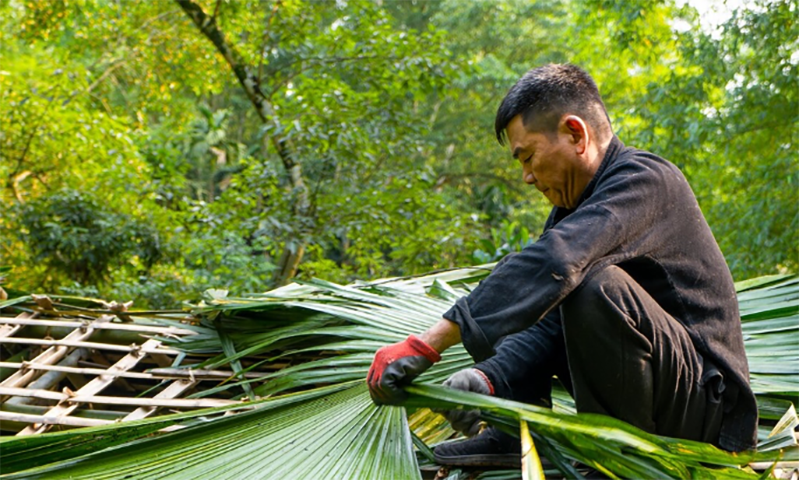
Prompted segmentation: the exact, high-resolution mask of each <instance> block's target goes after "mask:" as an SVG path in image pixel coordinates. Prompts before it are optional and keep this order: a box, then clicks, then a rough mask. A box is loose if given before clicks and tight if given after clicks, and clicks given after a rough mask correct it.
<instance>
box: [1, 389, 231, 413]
mask: <svg viewBox="0 0 800 481" xmlns="http://www.w3.org/2000/svg"><path fill="white" fill-rule="evenodd" d="M73 394H74V393H73ZM0 396H30V397H35V398H39V399H50V400H54V401H60V402H69V403H92V404H113V405H120V406H160V407H165V408H184V409H189V408H209V407H218V406H231V405H234V404H239V401H231V400H230V399H208V398H206V399H148V398H128V397H115V396H75V395H70V394H67V393H58V392H53V391H44V390H41V389H26V388H19V387H2V386H0Z"/></svg>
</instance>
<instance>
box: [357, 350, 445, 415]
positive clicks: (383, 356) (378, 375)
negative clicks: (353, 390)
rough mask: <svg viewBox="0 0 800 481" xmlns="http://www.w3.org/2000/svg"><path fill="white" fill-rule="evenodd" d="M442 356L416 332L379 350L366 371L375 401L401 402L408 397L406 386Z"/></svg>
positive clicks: (370, 393)
mask: <svg viewBox="0 0 800 481" xmlns="http://www.w3.org/2000/svg"><path fill="white" fill-rule="evenodd" d="M441 358H442V357H441V356H440V355H439V353H438V352H436V349H434V348H433V347H431V346H430V345H428V344H427V343H425V342H424V341H423V340H421V339H420V338H418V337H417V336H414V335H410V336H408V339H406V340H405V341H403V342H398V343H397V344H392V345H390V346H386V347H382V348H380V349H378V352H376V353H375V359H374V360H373V361H372V366H371V367H370V368H369V374H367V385H368V386H369V395H370V396H371V397H372V401H373V402H375V404H394V405H397V404H401V403H402V402H403V401H404V400H405V399H406V397H408V394H406V392H405V390H403V386H407V385H409V384H411V381H413V380H414V378H416V377H417V376H419V375H420V374H422V373H423V372H425V370H427V369H428V368H429V367H431V366H432V365H433V363H435V362H439V360H440V359H441Z"/></svg>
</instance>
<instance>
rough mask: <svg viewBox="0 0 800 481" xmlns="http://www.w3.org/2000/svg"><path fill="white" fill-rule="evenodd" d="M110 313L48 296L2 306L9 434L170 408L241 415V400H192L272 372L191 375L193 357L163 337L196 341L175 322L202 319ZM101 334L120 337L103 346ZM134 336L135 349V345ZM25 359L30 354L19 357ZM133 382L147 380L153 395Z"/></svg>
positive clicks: (0, 353)
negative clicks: (202, 389)
mask: <svg viewBox="0 0 800 481" xmlns="http://www.w3.org/2000/svg"><path fill="white" fill-rule="evenodd" d="M111 306H112V310H110V311H109V310H107V309H103V310H100V309H89V308H80V307H75V306H68V305H66V304H62V303H60V302H57V301H54V300H51V299H50V298H49V297H47V296H32V302H28V303H22V304H18V305H15V306H13V308H6V309H4V310H3V309H0V372H3V374H2V375H0V422H2V427H1V429H2V431H3V433H4V434H9V433H11V434H16V435H17V436H24V435H32V434H41V433H44V432H47V431H50V430H61V429H72V428H77V427H86V426H101V425H105V424H110V423H114V422H121V421H132V420H139V419H144V418H146V417H149V416H152V415H154V414H156V413H158V412H159V411H164V410H167V411H175V410H178V411H182V410H187V409H198V408H206V407H219V406H231V408H232V409H235V408H236V405H237V404H241V402H240V401H235V400H230V399H216V398H207V397H202V396H200V397H193V398H191V399H190V398H187V397H186V396H189V395H192V394H194V393H195V391H196V389H197V388H199V386H200V385H201V383H203V382H205V383H206V387H208V385H209V384H208V383H214V384H212V385H217V384H219V383H225V382H227V381H230V380H234V378H238V379H241V378H243V377H246V378H251V379H252V378H258V377H261V376H264V375H266V374H268V373H266V372H248V373H245V374H240V375H238V376H237V374H236V373H235V372H234V371H232V370H225V369H192V368H191V367H190V366H186V365H184V364H182V362H181V361H182V359H184V357H185V355H186V354H185V353H183V352H182V351H179V350H176V349H172V348H168V347H165V346H164V345H163V343H162V341H161V340H160V339H161V338H171V339H179V338H181V337H183V336H187V335H191V334H194V333H195V331H193V330H192V329H184V328H181V327H176V325H175V324H176V323H178V322H187V321H188V322H195V321H196V319H194V318H192V317H191V316H189V315H188V314H187V313H183V312H180V311H175V312H174V313H173V314H174V315H175V317H174V318H172V322H170V323H165V322H160V321H159V319H158V317H157V315H158V316H162V317H163V315H164V313H163V312H158V313H153V315H150V314H151V313H149V312H146V311H141V312H136V311H127V308H128V307H129V304H126V305H123V304H119V303H113V304H111ZM120 306H121V307H120ZM65 330H66V331H65ZM58 332H66V334H65V335H59V334H58ZM103 333H110V334H114V335H117V336H118V337H119V339H114V338H109V339H104V338H102V334H103ZM131 338H133V339H134V342H129V341H130V340H131ZM26 352H27V353H28V355H27V356H22V358H19V357H20V356H19V355H20V354H23V353H26ZM15 353H16V354H17V355H16V356H15V355H14V354H15ZM106 361H107V362H106ZM9 373H10V374H9ZM131 383H146V384H144V385H143V386H144V387H147V389H142V387H143V386H142V385H139V384H137V385H136V387H134V386H133V385H132V384H131ZM106 406H107V407H106ZM98 408H99V409H98ZM104 409H105V410H104ZM109 409H113V411H112V410H109Z"/></svg>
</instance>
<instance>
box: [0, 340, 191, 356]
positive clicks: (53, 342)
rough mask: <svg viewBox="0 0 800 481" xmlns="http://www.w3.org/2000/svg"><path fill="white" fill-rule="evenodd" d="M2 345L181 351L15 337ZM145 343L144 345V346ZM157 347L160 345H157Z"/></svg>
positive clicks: (164, 350) (176, 351)
mask: <svg viewBox="0 0 800 481" xmlns="http://www.w3.org/2000/svg"><path fill="white" fill-rule="evenodd" d="M2 342H4V343H8V344H26V345H28V344H34V345H38V346H66V347H85V348H87V349H101V350H105V351H117V352H133V351H141V352H144V353H146V354H150V353H159V354H180V352H181V351H178V350H175V349H169V348H166V347H153V346H151V347H147V348H145V347H143V346H138V345H135V344H134V345H132V346H120V345H118V344H105V343H102V342H86V341H75V340H72V339H66V338H65V339H52V340H48V339H31V338H26V337H15V338H11V339H3V341H2ZM146 344H147V343H145V345H146ZM158 345H159V346H160V345H161V343H159V344H158Z"/></svg>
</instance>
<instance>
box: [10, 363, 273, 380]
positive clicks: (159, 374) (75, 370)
mask: <svg viewBox="0 0 800 481" xmlns="http://www.w3.org/2000/svg"><path fill="white" fill-rule="evenodd" d="M3 368H14V369H21V368H28V369H36V370H42V371H59V372H64V373H71V374H88V375H103V374H105V373H106V370H105V369H97V368H91V367H69V366H60V365H56V366H51V365H49V364H37V363H32V362H0V369H3ZM234 375H236V373H235V372H233V371H219V370H212V369H199V370H193V369H189V368H154V369H150V370H149V371H148V372H124V373H119V374H118V375H117V376H118V377H125V378H131V379H191V378H194V379H195V380H198V381H217V380H225V379H228V378H230V377H232V376H234ZM267 375H268V373H266V372H247V373H245V374H244V376H245V377H246V378H251V379H257V378H259V377H263V376H267Z"/></svg>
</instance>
